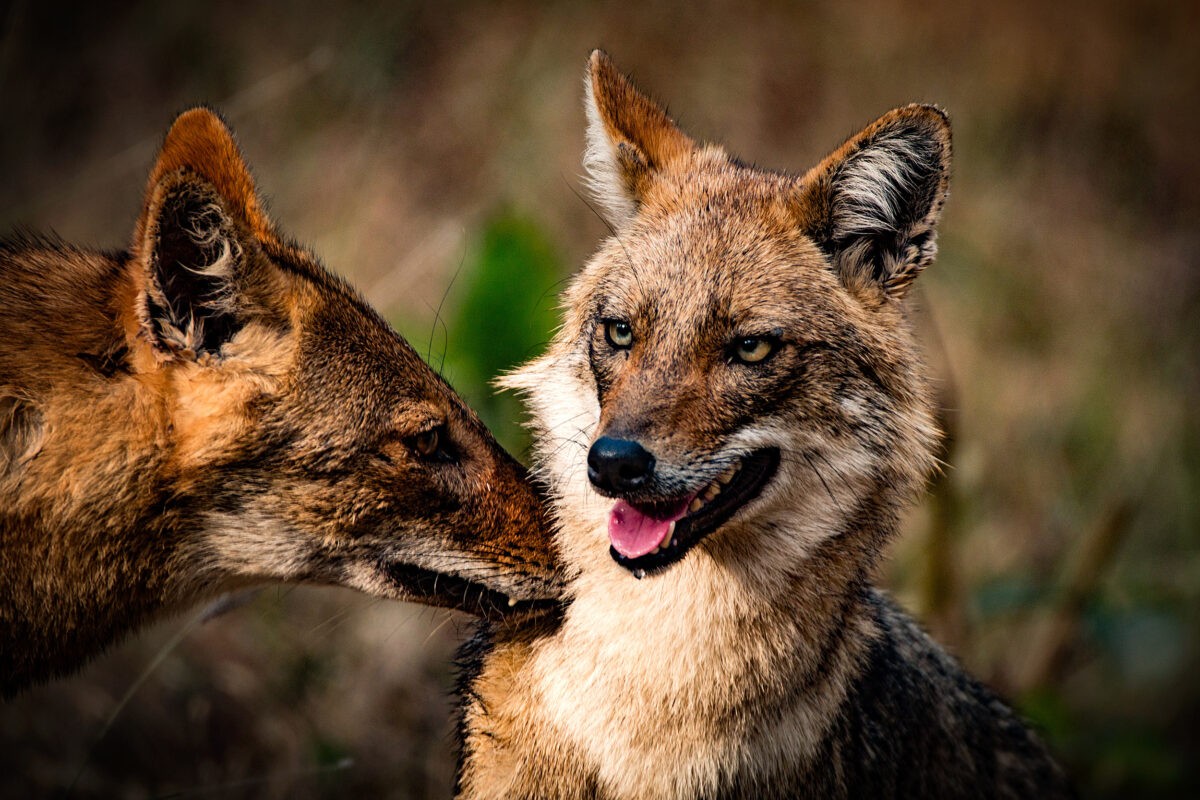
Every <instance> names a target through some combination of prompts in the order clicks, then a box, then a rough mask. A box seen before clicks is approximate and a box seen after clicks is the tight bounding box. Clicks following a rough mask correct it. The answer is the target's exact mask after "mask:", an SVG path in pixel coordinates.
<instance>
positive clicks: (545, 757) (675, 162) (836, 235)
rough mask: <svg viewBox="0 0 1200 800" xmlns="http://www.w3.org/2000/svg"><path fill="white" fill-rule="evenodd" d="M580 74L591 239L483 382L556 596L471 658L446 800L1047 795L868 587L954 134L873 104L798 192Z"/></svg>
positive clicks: (909, 470)
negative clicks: (555, 296) (598, 214)
mask: <svg viewBox="0 0 1200 800" xmlns="http://www.w3.org/2000/svg"><path fill="white" fill-rule="evenodd" d="M586 84H587V92H586V96H587V117H588V131H587V151H586V154H585V159H584V160H585V165H586V167H587V169H588V171H589V173H590V176H591V180H592V183H593V189H594V195H595V197H596V199H597V201H598V202H599V205H600V207H601V211H602V213H603V214H604V216H605V217H606V219H607V221H608V223H609V224H610V225H611V227H612V229H613V235H612V236H611V237H610V238H609V239H607V240H606V241H605V242H604V243H603V244H602V245H601V247H600V250H599V252H598V253H597V254H596V255H595V256H594V257H593V258H592V259H591V261H590V262H589V263H588V264H587V266H586V267H584V269H583V271H582V272H581V273H580V274H579V275H578V276H577V277H576V278H575V279H574V282H573V283H572V284H571V286H570V288H569V289H568V290H567V291H566V295H565V303H564V305H565V316H564V322H563V326H562V328H561V330H560V332H559V333H558V334H557V336H556V337H555V339H554V340H553V342H552V344H551V345H550V348H549V350H548V352H547V353H546V354H545V355H544V356H543V357H541V358H538V359H536V360H534V361H533V362H531V363H530V364H528V365H526V366H525V367H524V368H522V369H521V370H519V371H518V372H517V373H516V374H514V375H512V376H510V377H508V378H507V379H506V380H505V381H504V383H505V384H506V385H507V386H509V387H513V388H516V389H518V390H521V391H523V392H524V393H525V394H526V396H527V397H528V400H529V402H530V404H531V407H532V411H533V419H534V423H533V424H534V430H535V433H536V434H537V438H538V445H537V447H538V450H537V452H538V456H537V458H538V464H539V467H540V475H541V477H543V478H544V479H545V481H546V482H547V484H548V487H549V490H550V493H551V497H552V503H551V504H552V508H553V512H554V514H555V516H556V517H557V524H558V526H559V530H558V533H557V534H556V538H557V542H558V545H559V551H560V553H561V555H562V559H563V563H564V565H565V568H566V569H567V570H568V572H569V573H571V574H572V577H571V578H570V581H569V583H568V586H567V588H566V589H565V595H566V597H567V600H566V603H565V607H564V609H563V611H562V613H561V614H560V615H559V616H557V617H556V618H554V619H549V618H543V619H542V620H540V621H538V622H537V623H536V624H530V625H526V626H524V627H522V628H520V629H509V630H498V629H496V628H494V627H489V626H487V625H486V623H485V624H484V627H483V628H482V630H481V632H480V634H479V635H478V636H477V637H476V638H475V639H474V640H473V641H472V642H470V643H469V644H468V645H467V647H466V648H465V649H464V651H463V653H462V659H463V663H464V674H463V677H462V683H461V685H460V690H461V696H462V702H461V706H460V714H461V718H460V723H459V732H460V736H461V741H462V748H463V750H462V755H461V761H460V765H459V774H458V790H459V793H460V796H462V797H466V798H485V797H486V798H493V797H505V798H535V797H536V798H550V797H553V798H567V797H570V798H583V797H601V798H635V797H646V798H650V797H653V798H695V797H703V798H759V799H761V798H792V797H813V798H826V797H911V798H931V797H970V798H978V797H1008V798H1031V797H1057V796H1064V795H1068V794H1069V789H1068V788H1067V787H1066V783H1065V780H1064V778H1063V775H1062V773H1061V772H1060V770H1059V768H1058V767H1057V766H1056V765H1055V764H1054V762H1053V761H1052V760H1051V758H1050V757H1049V756H1048V755H1047V753H1046V751H1045V749H1044V748H1043V746H1042V744H1041V743H1040V742H1039V741H1038V739H1037V738H1036V737H1035V736H1034V735H1033V734H1032V733H1031V732H1030V731H1029V730H1028V729H1027V728H1026V727H1025V726H1024V725H1023V724H1022V723H1021V721H1020V720H1019V719H1018V718H1017V717H1016V716H1015V715H1014V714H1013V712H1012V711H1010V710H1009V709H1008V708H1007V707H1006V706H1005V705H1004V704H1003V703H1001V702H1000V701H999V700H998V699H997V698H996V697H995V696H993V695H992V694H991V693H990V692H989V691H988V690H987V689H985V688H984V687H983V686H981V685H980V684H979V683H978V682H976V681H975V680H973V679H972V678H971V677H969V676H968V675H967V674H966V673H965V672H964V671H963V670H962V668H961V667H960V666H959V665H958V664H957V663H956V662H955V661H954V660H953V659H952V658H951V657H950V656H948V655H947V654H946V653H945V652H943V651H942V650H941V649H940V648H939V647H938V646H937V645H936V644H935V643H934V642H933V641H932V640H930V639H929V638H928V636H926V634H925V633H923V632H922V631H921V630H920V628H919V627H918V626H917V625H916V624H914V623H913V621H912V620H911V619H909V618H908V617H907V616H906V615H905V614H904V613H903V612H902V611H901V610H900V609H899V608H897V606H896V605H895V604H894V603H893V602H892V601H891V600H890V599H888V598H887V597H886V596H885V595H884V594H883V593H881V592H880V591H879V590H877V589H876V588H874V587H873V585H872V572H873V570H874V568H875V566H876V562H877V561H878V560H879V557H880V553H881V551H882V549H883V547H884V545H885V544H886V543H887V541H888V540H889V539H890V538H891V537H892V536H893V535H894V533H895V531H896V528H897V524H898V519H899V516H900V514H901V512H902V510H903V509H904V507H905V506H906V504H907V503H909V502H910V501H911V500H912V499H913V498H914V496H915V495H916V494H917V493H918V491H919V490H920V489H921V488H922V486H923V484H924V483H925V481H926V478H927V476H928V474H929V473H930V471H931V470H932V469H933V467H934V463H935V459H934V451H935V446H936V443H937V441H938V435H939V434H938V431H937V429H936V425H935V418H934V417H935V415H934V403H933V398H932V393H931V391H930V387H929V381H928V379H927V377H926V374H925V369H924V368H923V367H922V365H921V362H920V360H919V358H918V355H917V353H916V349H915V346H914V342H913V337H912V335H911V334H910V331H909V326H908V324H907V322H906V318H905V304H904V296H905V290H906V289H907V288H908V286H909V284H910V283H911V282H912V280H913V279H914V278H916V277H917V275H918V274H919V273H920V272H921V270H922V269H924V268H925V267H926V266H927V265H928V264H929V263H930V261H931V260H932V258H933V256H934V251H935V241H934V240H935V229H936V225H937V222H938V218H939V216H940V214H941V210H942V205H943V201H944V199H945V196H946V189H947V181H948V174H949V168H950V155H951V152H950V126H949V123H948V120H947V118H946V115H945V114H943V113H942V112H941V111H939V110H937V109H936V108H933V107H931V106H920V105H910V106H905V107H903V108H898V109H895V110H893V111H890V112H888V113H887V114H884V115H883V116H882V117H880V118H879V119H877V120H876V121H875V122H873V123H871V124H870V125H868V126H867V127H866V128H865V129H864V130H862V131H861V132H860V133H858V134H857V135H855V136H853V137H851V138H850V139H849V140H848V141H847V142H845V143H844V144H843V145H842V146H841V147H839V148H838V149H837V150H835V151H834V152H833V153H832V154H831V155H830V156H828V157H827V158H826V159H825V160H823V161H822V162H821V163H819V164H818V165H817V166H816V167H814V168H813V169H811V170H810V171H808V172H807V173H806V174H804V175H803V176H799V177H796V176H791V175H785V174H780V173H775V172H767V171H764V170H761V169H756V168H752V167H748V166H745V165H744V164H742V163H741V162H739V161H737V160H736V159H734V158H732V157H730V156H729V155H728V154H727V153H726V152H725V151H724V150H723V149H722V148H720V147H718V146H715V145H711V144H700V143H697V142H695V141H693V140H692V139H691V138H689V137H688V136H687V135H686V134H684V133H683V132H682V131H681V130H680V129H679V128H678V127H677V126H676V125H675V124H674V122H673V121H672V120H671V119H670V118H669V117H668V116H667V114H666V113H665V111H664V110H663V109H662V108H661V107H659V106H658V105H656V104H655V103H654V102H652V101H651V100H649V99H648V98H647V97H645V96H644V95H643V94H641V93H640V92H639V91H637V90H636V89H635V88H634V86H633V85H632V83H631V82H630V81H629V80H628V79H627V78H625V77H624V76H622V75H621V74H619V73H618V72H617V71H616V69H615V68H614V67H613V65H612V63H611V62H610V61H609V59H608V58H607V56H605V55H604V54H602V53H600V52H596V53H594V54H593V55H592V57H591V60H590V63H589V68H588V73H587V81H586ZM639 579H640V580H639Z"/></svg>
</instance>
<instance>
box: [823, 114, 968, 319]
mask: <svg viewBox="0 0 1200 800" xmlns="http://www.w3.org/2000/svg"><path fill="white" fill-rule="evenodd" d="M949 176H950V122H949V120H948V119H947V117H946V115H945V113H943V112H942V111H940V110H939V109H937V108H934V107H933V106H924V105H910V106H905V107H903V108H897V109H895V110H893V111H889V112H888V113H887V114H884V115H883V116H882V117H880V118H879V119H877V120H876V121H875V122H873V123H871V124H870V125H868V126H867V127H866V128H865V129H864V130H863V131H862V132H860V133H858V134H857V135H856V136H853V137H852V138H851V139H850V140H849V141H847V142H846V143H845V144H844V145H842V146H841V147H840V148H838V149H837V150H836V151H834V152H833V153H832V154H831V155H830V156H828V157H827V158H826V159H825V160H824V161H822V162H821V163H820V164H818V165H817V166H816V167H815V168H813V169H812V170H811V171H810V172H809V173H808V174H807V175H806V176H804V178H803V180H802V182H801V186H802V189H801V199H800V211H799V214H800V217H801V220H802V226H803V227H804V229H805V233H807V234H808V235H809V236H811V237H812V238H813V239H814V241H816V242H817V244H818V245H819V246H820V247H821V249H822V250H824V252H825V254H826V255H827V256H828V257H829V259H830V261H831V262H832V264H833V266H834V268H835V270H836V271H837V273H838V276H839V277H840V278H841V280H842V282H843V283H844V284H845V285H846V286H847V288H849V289H851V290H852V291H855V292H857V293H863V292H876V293H877V292H879V291H880V290H882V291H883V293H884V294H885V295H888V296H894V297H899V296H902V295H903V294H904V292H905V290H906V289H907V288H908V286H909V284H911V283H912V281H913V280H914V279H915V278H916V277H917V275H918V274H920V272H921V270H923V269H924V268H925V267H926V266H928V264H929V263H930V262H931V261H932V260H933V257H934V255H935V253H936V252H937V244H936V233H937V230H936V229H937V223H938V219H939V218H940V217H941V213H942V205H943V203H944V202H945V199H946V190H947V186H948V183H949Z"/></svg>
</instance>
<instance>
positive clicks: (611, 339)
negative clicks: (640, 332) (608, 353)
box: [604, 319, 633, 350]
mask: <svg viewBox="0 0 1200 800" xmlns="http://www.w3.org/2000/svg"><path fill="white" fill-rule="evenodd" d="M604 338H605V339H607V340H608V343H609V344H611V345H612V346H613V347H616V348H617V349H619V350H628V349H629V348H630V347H631V346H632V345H633V328H632V327H631V326H630V325H629V323H628V322H625V321H624V320H620V319H610V320H606V321H605V323H604Z"/></svg>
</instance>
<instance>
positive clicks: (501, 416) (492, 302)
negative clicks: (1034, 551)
mask: <svg viewBox="0 0 1200 800" xmlns="http://www.w3.org/2000/svg"><path fill="white" fill-rule="evenodd" d="M563 272H564V265H563V264H562V262H561V261H560V260H559V259H558V258H557V257H556V256H555V254H554V249H553V246H552V245H551V243H550V241H549V239H548V238H547V236H546V234H545V232H544V231H542V230H541V229H540V228H539V227H538V225H537V223H536V222H534V221H532V220H530V219H527V218H523V217H520V216H518V215H515V214H513V213H511V212H500V213H498V214H497V215H496V216H493V217H490V218H488V219H487V220H485V221H484V226H483V231H482V234H481V235H480V237H479V243H478V244H477V245H476V247H475V249H474V251H473V253H472V255H471V258H470V264H469V268H468V269H467V270H464V273H463V276H462V277H463V281H464V284H465V286H464V287H463V291H462V297H461V299H460V300H459V301H458V303H457V304H456V306H457V308H455V309H454V312H453V317H452V321H451V323H450V325H449V329H448V330H445V331H443V333H444V334H445V336H446V338H445V340H444V342H443V345H444V347H445V348H446V353H445V363H446V376H447V377H448V378H449V379H450V382H451V383H452V384H453V385H454V386H455V387H456V388H457V389H458V390H459V391H460V392H461V393H462V394H463V397H464V398H466V400H467V402H469V403H470V404H471V405H472V406H473V407H474V408H475V410H476V411H478V412H479V415H480V416H481V417H482V418H483V421H484V422H486V423H487V425H488V427H490V428H491V429H492V431H493V432H494V433H495V434H496V438H497V439H499V440H500V442H501V444H503V445H504V446H505V447H507V448H508V449H509V450H510V451H512V452H514V453H522V454H523V453H525V451H526V450H527V449H528V440H529V437H528V432H527V430H526V429H525V428H524V427H523V426H520V425H519V424H518V423H519V422H520V420H521V417H522V410H521V405H520V403H518V402H517V398H515V397H513V396H512V394H510V393H506V394H500V395H498V394H496V393H494V392H493V391H492V389H491V388H490V383H491V381H492V379H494V378H495V377H496V376H497V375H501V374H503V373H505V372H508V371H510V370H512V369H513V368H514V367H516V366H518V365H519V364H523V363H524V362H526V361H528V360H529V359H530V358H532V357H533V356H535V355H537V354H538V353H540V352H541V350H542V348H543V347H544V346H545V344H546V342H547V341H549V339H550V335H551V333H552V331H553V329H554V327H555V325H556V323H557V318H558V314H557V312H556V309H557V305H558V301H557V297H556V295H555V292H554V291H553V289H554V288H557V285H558V283H559V278H560V276H561V275H562V274H563ZM447 313H449V312H447ZM434 335H435V337H436V332H435V334H434Z"/></svg>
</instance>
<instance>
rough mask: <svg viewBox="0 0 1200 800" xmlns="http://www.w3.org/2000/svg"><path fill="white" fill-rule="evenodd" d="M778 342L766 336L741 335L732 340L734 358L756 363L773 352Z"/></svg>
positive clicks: (744, 362)
mask: <svg viewBox="0 0 1200 800" xmlns="http://www.w3.org/2000/svg"><path fill="white" fill-rule="evenodd" d="M778 344H779V342H778V340H776V339H773V338H770V337H767V336H743V337H741V338H738V339H734V340H733V346H732V348H731V351H732V354H733V357H734V359H736V360H737V361H740V362H742V363H743V364H758V363H759V362H761V361H763V360H765V359H766V357H767V356H769V355H771V353H773V352H775V348H776V347H777V346H778Z"/></svg>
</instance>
